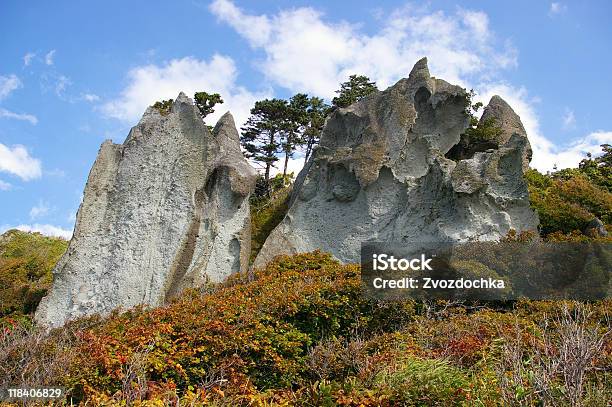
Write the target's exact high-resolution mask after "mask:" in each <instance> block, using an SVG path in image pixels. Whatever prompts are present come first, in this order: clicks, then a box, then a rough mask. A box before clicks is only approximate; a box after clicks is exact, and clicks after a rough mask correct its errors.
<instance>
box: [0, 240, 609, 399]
mask: <svg viewBox="0 0 612 407" xmlns="http://www.w3.org/2000/svg"><path fill="white" fill-rule="evenodd" d="M361 290H362V288H361V281H360V271H359V267H358V266H356V265H340V264H339V263H337V262H336V261H334V260H332V258H331V257H330V256H329V255H327V254H323V253H318V252H314V253H309V254H301V255H296V256H283V257H279V258H277V259H276V260H275V261H274V262H272V263H271V264H269V265H268V266H267V267H266V268H265V269H263V270H257V271H256V272H255V274H254V276H252V278H251V279H249V281H246V280H241V279H239V278H232V279H230V280H229V281H227V282H226V283H225V284H223V285H220V286H218V287H216V288H215V289H213V290H212V291H208V292H207V293H206V295H202V293H199V292H196V291H191V292H188V293H186V294H184V295H183V296H182V297H181V298H179V299H178V300H177V301H176V302H174V303H172V304H169V305H168V306H165V307H160V308H156V309H149V310H145V309H132V310H129V311H127V312H125V313H123V314H114V315H112V316H111V317H109V318H107V319H102V320H101V319H98V318H89V319H82V320H79V321H76V322H73V323H71V324H69V325H68V326H66V327H65V328H63V329H61V330H55V331H53V332H52V333H51V334H50V336H44V335H41V334H40V333H39V332H37V331H25V330H22V329H20V328H19V327H14V328H13V329H8V330H5V332H4V334H3V336H2V340H1V341H0V347H1V352H0V386H6V385H7V384H8V383H11V384H13V385H14V384H19V385H24V386H25V385H33V384H37V385H56V386H57V385H62V386H66V388H67V389H69V394H70V397H71V398H72V401H73V402H87V403H88V404H92V405H99V404H106V405H125V404H135V405H159V403H171V404H175V403H177V401H179V400H180V401H181V403H184V404H189V405H193V404H207V405H224V406H225V405H227V406H230V405H231V406H240V405H245V406H247V405H254V406H267V405H285V406H293V405H295V406H337V405H338V406H340V405H343V406H394V405H402V406H435V405H437V406H468V405H481V406H507V405H524V406H537V405H542V403H546V405H548V404H549V402H550V401H552V400H555V401H556V402H557V404H561V405H592V406H601V405H606V404H607V402H608V401H609V400H611V398H610V397H611V396H612V394H611V393H612V382H611V380H612V376H611V372H609V370H608V369H606V367H609V366H610V365H611V364H612V341H611V339H612V338H611V336H610V319H609V318H610V315H609V312H610V309H611V305H612V304H611V303H610V302H609V301H607V302H600V303H597V304H591V305H580V304H576V303H562V302H519V303H516V304H515V305H514V306H508V307H507V308H501V309H499V310H497V311H495V310H492V309H487V308H481V307H478V306H472V307H467V306H462V305H459V304H451V303H443V302H440V303H416V302H413V301H409V300H406V301H397V302H386V303H382V302H377V301H376V300H373V299H370V298H369V297H368V296H365V295H363V293H362V291H361ZM576 403H580V404H576Z"/></svg>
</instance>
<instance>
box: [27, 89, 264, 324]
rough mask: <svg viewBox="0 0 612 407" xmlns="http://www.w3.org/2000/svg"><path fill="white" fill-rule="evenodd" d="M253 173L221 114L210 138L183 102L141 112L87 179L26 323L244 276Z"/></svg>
mask: <svg viewBox="0 0 612 407" xmlns="http://www.w3.org/2000/svg"><path fill="white" fill-rule="evenodd" d="M254 182H255V172H254V170H253V169H252V168H251V167H250V165H249V164H248V163H247V161H246V160H245V159H244V157H243V155H242V153H241V152H240V144H239V137H238V132H237V131H236V126H235V124H234V120H233V118H232V116H231V115H230V114H229V113H226V114H225V115H224V116H223V117H222V118H221V119H220V120H219V122H218V123H217V125H216V127H215V128H214V130H213V131H212V134H211V132H210V131H209V130H208V128H207V126H206V125H205V124H204V122H203V121H202V119H201V118H200V116H199V112H198V110H197V108H196V107H195V106H194V104H193V102H192V101H191V100H190V99H189V98H187V97H186V96H185V95H184V94H183V93H181V94H180V95H179V97H178V98H177V100H176V101H175V102H174V103H173V104H172V106H171V107H170V109H169V110H168V111H165V110H164V109H161V110H158V109H156V108H153V107H150V108H149V109H148V110H147V111H146V112H145V114H144V116H143V117H142V119H141V120H140V122H139V123H138V125H136V126H135V127H134V128H132V130H131V131H130V134H129V136H128V138H127V139H126V140H125V142H124V143H123V144H113V143H111V142H110V141H106V142H104V143H103V144H102V147H101V148H100V151H99V153H98V157H97V159H96V161H95V163H94V165H93V168H92V169H91V172H90V174H89V178H88V181H87V185H86V187H85V192H84V197H83V202H82V204H81V207H80V209H79V212H78V215H77V221H76V226H75V230H74V235H73V238H72V240H71V241H70V245H69V248H68V250H67V252H66V253H65V254H64V256H63V257H62V259H61V260H60V262H59V263H58V265H57V266H56V268H55V270H54V281H53V286H52V288H51V290H50V292H49V294H48V295H47V296H46V297H45V298H44V299H43V300H42V302H41V303H40V306H39V308H38V310H37V312H36V320H37V321H38V322H39V323H42V324H44V325H46V326H57V325H61V324H63V323H64V322H65V321H67V320H69V319H73V318H75V317H79V316H82V315H89V314H94V313H101V314H106V313H108V312H110V311H111V310H113V309H115V308H117V307H122V308H129V307H132V306H135V305H138V304H149V305H160V304H162V303H164V302H165V301H166V300H168V299H169V298H171V297H172V296H174V295H176V294H177V293H179V292H180V291H181V290H183V289H184V288H186V287H193V286H197V285H200V284H203V283H205V282H206V281H213V282H214V281H219V280H222V279H223V278H224V277H226V276H227V275H228V274H230V273H234V272H240V271H244V270H245V269H246V267H247V262H248V256H249V251H250V219H249V206H248V197H249V195H250V193H251V190H252V188H253V187H254Z"/></svg>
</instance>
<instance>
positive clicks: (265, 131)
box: [240, 99, 289, 182]
mask: <svg viewBox="0 0 612 407" xmlns="http://www.w3.org/2000/svg"><path fill="white" fill-rule="evenodd" d="M288 110H289V109H288V103H287V101H286V100H282V99H265V100H260V101H257V102H255V106H254V107H253V108H252V109H251V116H250V117H249V119H248V120H247V122H246V124H245V126H244V127H242V135H241V136H240V143H241V144H242V147H243V148H244V150H245V155H246V157H247V158H250V159H252V160H253V161H255V162H257V163H259V164H261V165H262V166H263V168H265V172H264V180H265V181H266V182H269V180H270V170H271V169H272V167H273V166H274V164H275V163H276V162H277V161H278V159H279V158H278V156H277V154H279V153H281V152H283V137H285V132H286V129H287V115H288ZM285 143H286V142H285Z"/></svg>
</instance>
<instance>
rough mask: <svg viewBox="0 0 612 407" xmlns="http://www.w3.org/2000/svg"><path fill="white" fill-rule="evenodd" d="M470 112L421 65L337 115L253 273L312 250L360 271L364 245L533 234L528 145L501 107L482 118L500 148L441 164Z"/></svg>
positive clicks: (494, 104) (497, 103)
mask: <svg viewBox="0 0 612 407" xmlns="http://www.w3.org/2000/svg"><path fill="white" fill-rule="evenodd" d="M466 102H467V99H466V92H465V90H464V89H462V88H460V87H458V86H454V85H451V84H449V83H447V82H445V81H443V80H440V79H436V78H432V77H431V76H430V74H429V70H428V67H427V60H426V59H425V58H424V59H422V60H420V61H419V62H417V64H416V65H415V66H414V68H413V70H412V72H411V73H410V76H409V77H408V78H407V79H402V80H400V81H399V82H398V83H397V84H395V85H394V86H392V87H390V88H388V89H387V90H385V91H382V92H377V93H374V94H372V95H370V96H368V97H366V98H364V99H362V100H360V101H359V102H357V103H355V104H353V105H352V106H349V107H348V108H345V109H338V110H336V111H335V112H334V113H333V114H332V115H331V116H330V118H328V120H327V122H326V124H325V127H324V129H323V133H322V136H321V143H320V146H319V147H318V148H317V149H316V150H315V152H314V154H313V156H312V157H311V159H310V160H309V162H308V163H307V164H306V166H305V167H304V169H303V170H302V171H301V173H300V174H299V176H298V178H297V180H296V183H295V186H294V191H293V195H292V199H291V202H290V209H289V211H288V213H287V215H286V216H285V218H284V219H283V221H281V223H280V224H279V225H278V226H277V227H276V229H274V230H273V232H272V233H271V235H270V236H269V237H268V239H267V240H266V242H265V244H264V245H263V247H262V249H261V252H260V253H259V255H258V257H257V258H256V260H255V267H260V266H263V265H264V264H266V263H267V262H268V261H269V260H271V259H272V258H273V257H274V256H276V255H278V254H282V253H294V252H305V251H310V250H314V249H321V250H323V251H329V252H331V253H332V254H333V255H334V256H336V257H337V258H338V259H339V260H341V261H344V262H358V261H359V253H360V245H361V242H364V241H389V242H428V241H468V240H495V239H498V238H500V237H501V236H504V235H506V234H507V232H508V231H509V230H510V229H514V230H516V231H523V230H536V228H537V224H538V219H537V216H536V215H535V213H534V212H533V211H532V210H531V209H530V207H529V200H528V192H527V185H526V183H525V181H524V180H523V162H524V161H525V160H526V161H527V162H528V161H529V159H530V157H531V152H530V146H529V141H528V140H527V136H526V134H525V130H524V128H523V126H522V124H521V122H520V119H519V117H518V116H517V115H516V114H515V113H514V112H513V111H512V109H511V108H510V107H509V106H508V105H507V104H506V103H505V102H504V101H503V100H502V99H501V98H500V97H498V96H495V97H493V98H492V99H491V102H490V104H489V106H488V107H487V108H486V109H485V111H484V114H483V115H484V116H485V117H484V118H485V119H486V118H490V117H492V118H493V119H494V120H495V123H496V125H497V126H498V127H499V128H501V132H500V135H499V136H498V140H496V141H497V143H495V144H494V145H495V146H496V148H489V149H487V150H485V151H474V152H473V153H472V154H470V155H469V156H466V157H463V159H459V160H457V161H454V160H451V159H449V158H446V157H445V155H446V154H447V153H448V152H449V150H450V149H451V148H452V147H453V146H455V145H457V144H458V143H459V142H460V136H461V134H462V133H463V132H464V131H465V129H466V127H467V126H468V120H469V116H468V114H467V112H466V110H465V107H466Z"/></svg>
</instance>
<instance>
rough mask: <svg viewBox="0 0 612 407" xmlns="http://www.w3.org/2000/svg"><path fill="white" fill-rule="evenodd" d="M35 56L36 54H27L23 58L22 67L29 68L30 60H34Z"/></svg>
mask: <svg viewBox="0 0 612 407" xmlns="http://www.w3.org/2000/svg"><path fill="white" fill-rule="evenodd" d="M35 56H36V53H34V52H28V53H26V54H25V55H24V56H23V65H24V66H30V64H31V63H32V59H34V57H35Z"/></svg>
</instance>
